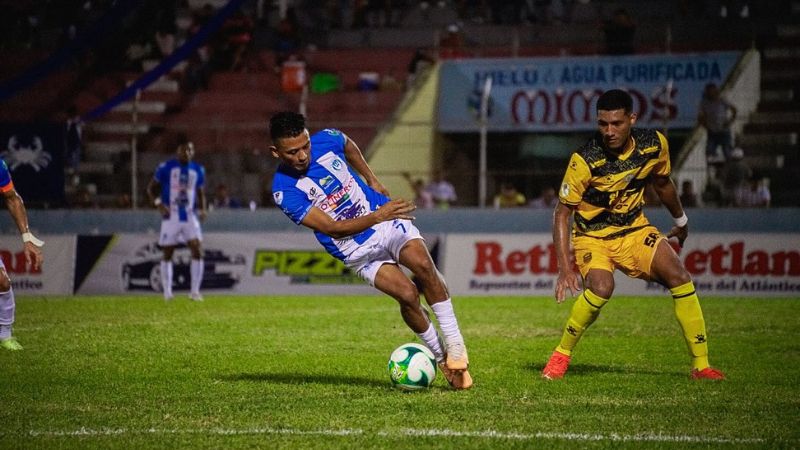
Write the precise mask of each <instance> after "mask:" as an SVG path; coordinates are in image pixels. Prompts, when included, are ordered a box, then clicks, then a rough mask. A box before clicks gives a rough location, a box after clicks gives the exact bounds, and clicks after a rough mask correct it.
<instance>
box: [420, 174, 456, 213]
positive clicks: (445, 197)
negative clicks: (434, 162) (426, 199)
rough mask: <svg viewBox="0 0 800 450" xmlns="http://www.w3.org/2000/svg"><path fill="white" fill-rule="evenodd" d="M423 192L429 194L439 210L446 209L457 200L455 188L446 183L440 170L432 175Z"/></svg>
mask: <svg viewBox="0 0 800 450" xmlns="http://www.w3.org/2000/svg"><path fill="white" fill-rule="evenodd" d="M425 190H426V191H428V192H430V194H431V196H432V197H433V202H434V203H435V204H436V207H437V208H439V209H447V208H449V207H450V206H452V205H453V204H454V203H455V202H456V200H458V196H457V195H456V188H455V187H454V186H453V184H452V183H450V182H449V181H447V179H446V178H445V175H444V171H443V170H441V169H438V170H436V171H435V172H434V173H433V179H432V180H431V181H430V182H429V183H428V185H427V186H425Z"/></svg>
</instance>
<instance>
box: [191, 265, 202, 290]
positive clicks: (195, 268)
mask: <svg viewBox="0 0 800 450" xmlns="http://www.w3.org/2000/svg"><path fill="white" fill-rule="evenodd" d="M203 269H204V265H203V260H202V259H193V260H192V265H191V269H190V270H191V271H192V273H191V275H192V294H199V293H200V285H201V284H202V283H203Z"/></svg>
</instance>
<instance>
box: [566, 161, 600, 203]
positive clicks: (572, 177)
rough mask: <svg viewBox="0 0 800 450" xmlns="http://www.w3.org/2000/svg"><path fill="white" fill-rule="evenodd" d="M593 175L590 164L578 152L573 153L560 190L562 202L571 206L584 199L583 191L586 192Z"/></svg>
mask: <svg viewBox="0 0 800 450" xmlns="http://www.w3.org/2000/svg"><path fill="white" fill-rule="evenodd" d="M591 177H592V173H591V170H589V165H588V164H587V163H586V161H585V160H584V159H583V157H581V156H580V155H579V154H578V153H577V152H576V153H573V154H572V156H571V157H570V159H569V164H568V165H567V171H566V172H565V173H564V179H563V181H562V182H561V189H559V190H558V198H559V200H561V203H564V204H566V205H571V206H575V205H578V204H579V203H580V202H581V200H582V199H583V193H584V192H586V188H587V187H588V186H589V180H590V179H591Z"/></svg>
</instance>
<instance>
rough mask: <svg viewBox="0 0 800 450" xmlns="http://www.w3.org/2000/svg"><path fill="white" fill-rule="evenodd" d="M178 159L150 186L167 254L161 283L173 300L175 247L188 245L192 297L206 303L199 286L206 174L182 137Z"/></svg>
mask: <svg viewBox="0 0 800 450" xmlns="http://www.w3.org/2000/svg"><path fill="white" fill-rule="evenodd" d="M176 153H177V158H176V159H171V160H169V161H165V162H163V163H161V164H160V165H159V166H158V168H156V173H155V176H154V177H153V179H152V180H150V184H149V185H148V186H147V193H148V194H149V195H150V201H151V202H153V205H154V206H155V207H156V208H158V212H159V213H160V214H161V234H160V235H159V238H158V245H160V246H161V248H162V250H163V252H164V258H163V259H162V260H161V284H162V286H163V289H164V299H165V300H171V299H172V254H173V252H174V251H175V247H176V246H177V245H178V244H179V243H182V242H186V244H187V245H188V246H189V250H191V252H192V262H191V265H190V277H191V291H190V293H189V298H190V299H192V300H194V301H198V302H200V301H203V296H202V295H200V284H201V283H202V282H203V267H204V266H203V249H202V246H201V244H200V243H201V242H202V240H203V233H202V231H201V230H200V221H202V220H204V219H205V217H206V194H205V190H204V185H205V178H206V171H205V169H204V168H203V166H201V165H200V164H198V163H196V162H194V161H192V158H193V157H194V144H192V143H191V142H190V141H188V140H186V139H185V138H181V139H180V140H179V143H178V149H177V151H176Z"/></svg>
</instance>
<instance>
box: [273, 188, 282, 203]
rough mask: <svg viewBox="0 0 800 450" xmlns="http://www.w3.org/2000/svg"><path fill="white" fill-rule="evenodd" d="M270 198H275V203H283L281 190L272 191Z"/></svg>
mask: <svg viewBox="0 0 800 450" xmlns="http://www.w3.org/2000/svg"><path fill="white" fill-rule="evenodd" d="M272 199H273V200H275V204H276V205H278V206H280V205H281V203H283V191H275V192H273V193H272Z"/></svg>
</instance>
